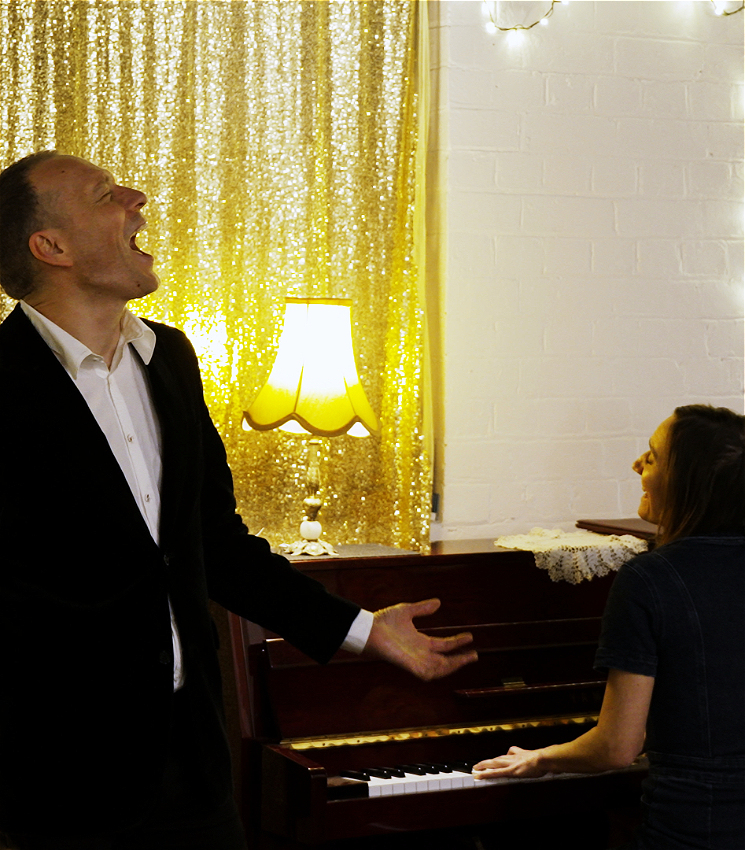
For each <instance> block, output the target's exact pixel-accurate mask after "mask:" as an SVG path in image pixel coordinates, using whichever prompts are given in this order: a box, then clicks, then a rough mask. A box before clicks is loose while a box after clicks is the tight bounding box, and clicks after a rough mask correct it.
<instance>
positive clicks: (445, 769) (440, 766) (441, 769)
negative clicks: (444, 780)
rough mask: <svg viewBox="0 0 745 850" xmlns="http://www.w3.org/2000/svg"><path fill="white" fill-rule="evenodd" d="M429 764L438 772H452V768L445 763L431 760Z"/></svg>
mask: <svg viewBox="0 0 745 850" xmlns="http://www.w3.org/2000/svg"><path fill="white" fill-rule="evenodd" d="M430 765H431V766H432V767H436V768H437V770H438V771H439V772H440V773H452V772H453V768H452V767H448V766H447V765H446V764H440V763H439V762H436V761H433V762H430Z"/></svg>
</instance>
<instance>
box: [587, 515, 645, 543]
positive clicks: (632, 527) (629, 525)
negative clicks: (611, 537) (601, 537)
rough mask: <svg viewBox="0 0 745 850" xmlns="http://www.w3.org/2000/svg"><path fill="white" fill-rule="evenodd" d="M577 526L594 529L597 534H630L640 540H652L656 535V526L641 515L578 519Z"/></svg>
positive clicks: (588, 529)
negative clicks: (622, 517)
mask: <svg viewBox="0 0 745 850" xmlns="http://www.w3.org/2000/svg"><path fill="white" fill-rule="evenodd" d="M575 525H576V526H577V528H584V529H586V530H587V531H595V532H597V533H598V534H631V535H633V536H634V537H640V538H641V539H642V540H654V538H655V537H656V535H657V526H656V525H655V524H654V523H652V522H647V521H646V520H645V519H641V517H628V518H626V519H578V520H577V522H576V523H575Z"/></svg>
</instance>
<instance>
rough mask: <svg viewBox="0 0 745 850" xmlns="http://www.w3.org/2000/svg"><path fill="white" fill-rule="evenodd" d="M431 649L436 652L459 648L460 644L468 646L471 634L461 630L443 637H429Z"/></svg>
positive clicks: (471, 637)
mask: <svg viewBox="0 0 745 850" xmlns="http://www.w3.org/2000/svg"><path fill="white" fill-rule="evenodd" d="M431 640H432V643H433V647H432V648H433V649H434V650H435V651H436V652H452V651H453V650H455V649H460V648H461V647H462V646H468V644H469V643H471V642H472V641H473V635H472V634H471V633H470V632H461V633H460V634H459V635H451V636H450V637H444V638H431Z"/></svg>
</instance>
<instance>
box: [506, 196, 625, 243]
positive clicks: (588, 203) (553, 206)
mask: <svg viewBox="0 0 745 850" xmlns="http://www.w3.org/2000/svg"><path fill="white" fill-rule="evenodd" d="M522 227H523V229H524V230H527V231H528V232H530V233H537V234H545V235H553V234H562V235H564V236H585V237H590V238H592V237H596V236H597V237H603V236H610V235H611V234H612V233H613V232H614V228H615V222H614V210H613V202H612V201H609V200H604V199H601V198H568V197H553V196H550V195H549V196H546V197H544V198H535V199H534V198H532V197H529V198H525V199H524V200H523V206H522Z"/></svg>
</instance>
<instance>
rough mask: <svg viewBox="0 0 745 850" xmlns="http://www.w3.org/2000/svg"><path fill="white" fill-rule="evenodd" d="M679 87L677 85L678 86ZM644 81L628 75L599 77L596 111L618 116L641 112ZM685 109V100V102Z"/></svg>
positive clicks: (596, 89)
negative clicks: (629, 77)
mask: <svg viewBox="0 0 745 850" xmlns="http://www.w3.org/2000/svg"><path fill="white" fill-rule="evenodd" d="M676 88H677V87H676ZM641 104H642V83H641V82H640V81H639V80H630V79H628V78H626V77H599V78H598V80H597V82H596V83H595V112H596V113H597V114H599V115H609V116H612V117H614V118H615V117H617V116H619V115H638V114H639V113H640V112H641ZM683 108H684V111H685V102H684V104H683Z"/></svg>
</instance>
